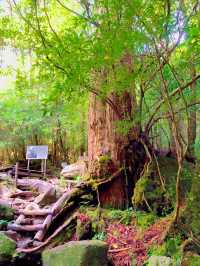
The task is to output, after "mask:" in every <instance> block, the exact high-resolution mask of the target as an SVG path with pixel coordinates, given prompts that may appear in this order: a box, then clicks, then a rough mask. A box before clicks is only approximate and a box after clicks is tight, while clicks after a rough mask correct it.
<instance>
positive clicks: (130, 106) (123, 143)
mask: <svg viewBox="0 0 200 266" xmlns="http://www.w3.org/2000/svg"><path fill="white" fill-rule="evenodd" d="M121 64H123V65H124V66H125V68H126V69H127V71H128V72H131V67H130V68H129V66H132V61H131V58H130V57H129V56H128V55H125V56H124V58H123V59H122V61H121ZM98 78H99V80H98ZM97 80H98V82H96V84H97V86H96V87H97V90H96V91H98V92H99V91H101V90H100V88H101V84H102V81H103V80H104V81H105V73H104V75H102V74H100V77H97ZM122 82H123V81H122ZM136 115H137V102H136V96H135V86H134V84H133V85H132V88H131V90H130V88H128V89H125V90H124V92H123V93H121V94H120V95H119V94H116V93H110V94H109V96H108V97H107V98H106V99H102V98H100V97H99V96H97V95H95V94H91V95H90V99H89V117H88V159H89V173H90V176H91V177H93V178H105V177H108V176H109V175H112V174H113V173H114V172H115V171H117V170H118V169H119V168H121V167H124V166H125V164H126V162H125V161H126V159H127V157H126V152H125V147H126V148H127V146H128V144H129V143H130V141H131V140H137V139H138V136H139V134H140V128H139V125H137V122H135V120H134V117H136ZM127 125H128V128H129V129H128V130H125V128H126V127H127ZM123 133H124V134H123ZM101 159H102V160H101ZM105 159H106V160H108V161H107V162H106V163H105ZM100 162H103V167H104V169H103V170H102V171H101V170H99V168H101V163H100ZM105 168H107V169H105ZM126 168H128V167H126ZM113 186H114V190H115V193H114V194H115V195H112V199H110V197H109V196H108V197H107V196H106V195H104V196H103V197H101V195H99V196H100V198H104V199H109V200H108V201H110V200H111V202H109V205H110V206H112V207H116V206H117V207H120V206H121V205H124V200H125V199H124V195H125V194H126V195H128V192H127V186H128V184H127V178H126V176H125V174H124V176H121V177H119V178H118V179H116V180H115V182H114V183H113ZM110 190H112V184H111V185H109V191H110ZM109 191H108V193H109ZM132 191H133V190H132ZM122 197H123V199H122ZM107 203H108V202H105V204H104V205H108V204H107ZM112 203H113V204H112ZM121 207H124V206H121Z"/></svg>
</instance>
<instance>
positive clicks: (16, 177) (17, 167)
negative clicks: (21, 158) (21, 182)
mask: <svg viewBox="0 0 200 266" xmlns="http://www.w3.org/2000/svg"><path fill="white" fill-rule="evenodd" d="M18 170H19V163H18V162H16V165H15V187H16V188H17V179H18Z"/></svg>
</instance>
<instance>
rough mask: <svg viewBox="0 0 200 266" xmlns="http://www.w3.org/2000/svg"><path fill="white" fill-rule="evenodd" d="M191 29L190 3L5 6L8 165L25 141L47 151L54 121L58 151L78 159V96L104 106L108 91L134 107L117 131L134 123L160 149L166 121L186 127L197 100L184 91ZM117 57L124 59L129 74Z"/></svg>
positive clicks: (195, 45)
mask: <svg viewBox="0 0 200 266" xmlns="http://www.w3.org/2000/svg"><path fill="white" fill-rule="evenodd" d="M199 23H200V21H199V5H198V2H196V1H184V2H183V3H181V2H180V3H179V1H148V2H145V1H137V0H135V1H124V0H120V1H107V0H98V1H95V2H94V3H93V2H90V1H80V2H79V1H67V3H63V2H62V1H56V0H54V1H45V0H44V1H26V0H23V1H17V2H15V1H14V0H13V1H11V6H8V7H7V12H3V11H2V12H1V20H0V29H1V40H2V44H1V45H2V47H5V46H11V47H13V48H15V49H16V51H17V53H18V65H17V69H15V70H12V69H11V68H9V69H7V70H5V69H4V70H2V71H3V72H4V74H5V72H8V73H7V74H10V73H12V74H14V73H16V74H15V75H16V81H15V83H14V84H13V86H12V88H9V89H7V90H6V91H3V92H1V110H4V112H3V113H2V112H1V113H2V114H3V115H2V116H1V127H2V128H3V131H2V132H3V133H1V134H3V136H4V137H3V138H1V146H5V145H6V147H7V149H9V150H8V154H9V157H11V158H13V156H11V155H10V152H11V151H13V152H15V150H16V149H18V148H17V147H21V148H23V147H24V146H25V145H26V144H27V143H31V142H32V143H33V142H40V143H41V142H44V140H45V142H47V143H49V142H51V143H53V142H55V132H56V131H57V130H59V126H58V124H59V123H61V125H60V127H61V128H62V137H63V138H65V137H64V136H65V134H67V138H65V142H66V143H64V146H65V147H64V149H65V150H67V149H68V148H69V147H70V148H71V149H73V150H74V152H75V153H79V152H78V150H80V149H81V150H85V146H86V137H85V130H81V133H79V132H77V131H78V130H77V128H84V129H85V128H86V124H85V122H86V116H85V111H86V109H87V95H88V92H91V91H92V92H94V93H96V94H98V95H99V97H103V98H105V99H107V100H109V94H110V92H113V91H114V92H115V93H117V94H121V93H123V92H124V91H125V90H130V91H133V92H134V93H136V96H137V105H138V107H137V110H136V112H134V114H133V116H132V117H130V118H129V119H128V120H127V119H126V121H124V122H123V121H122V122H121V123H120V125H119V127H120V130H121V132H122V133H124V134H125V133H127V131H128V130H129V129H130V128H131V127H132V124H133V123H136V122H139V123H140V124H141V127H142V128H143V130H147V131H150V132H151V135H152V142H153V143H154V144H156V145H159V146H163V147H166V148H168V145H170V144H169V143H170V141H171V139H170V134H171V133H170V127H169V124H168V121H169V120H171V119H172V118H173V116H174V115H175V116H178V119H179V118H180V117H181V118H182V119H183V120H185V123H184V124H185V127H187V117H188V115H189V113H190V110H191V111H194V110H195V111H196V110H198V107H197V106H198V105H196V104H198V100H197V99H198V96H199V95H198V93H199V92H198V90H196V92H195V93H193V91H192V90H191V89H190V87H189V85H188V86H187V83H188V82H189V81H191V80H192V78H195V77H196V76H198V71H199V56H198V55H199V49H200V46H199V37H200V36H199V30H198V29H199ZM124 54H131V56H133V60H132V62H130V64H131V74H130V71H127V67H126V64H129V62H125V63H123V62H122V61H123V59H122V58H123V56H124ZM120 62H121V64H120ZM159 69H161V71H159ZM103 72H104V74H103V75H104V78H103V79H102V81H101V86H100V88H99V86H98V85H97V83H98V79H99V78H98V77H99V76H101V77H102V73H103ZM196 79H198V78H196ZM194 84H196V85H195V86H198V81H197V82H196V83H192V85H194ZM192 85H191V86H192ZM97 87H98V88H97ZM178 87H180V88H181V90H180V91H176V89H177V88H178ZM133 88H134V89H133ZM166 88H167V91H166ZM166 93H167V94H168V96H169V97H170V98H169V99H170V104H171V105H172V109H173V110H171V109H169V102H168V101H167V100H166V99H167V98H166V97H167V94H166ZM2 94H3V95H2ZM170 94H171V95H176V96H175V97H171V96H170ZM195 99H196V100H195ZM193 104H194V105H193ZM82 106H85V107H84V112H83V114H82V115H80V112H78V111H79V110H80V111H83V109H82ZM156 107H157V108H156ZM186 107H187V108H186ZM69 110H70V112H69ZM72 110H74V112H73V111H72ZM170 110H171V111H170ZM180 112H181V113H180ZM176 113H177V114H176ZM173 114H174V115H173ZM58 117H59V119H58ZM58 120H59V121H58ZM72 122H73V123H72ZM172 124H173V122H172ZM177 126H178V125H177ZM11 128H12V130H11ZM182 128H183V126H182ZM11 131H12V132H11ZM186 131H187V130H183V132H181V133H180V134H181V135H183V138H184V139H185V140H184V143H185V142H186V143H187V132H186ZM75 132H76V133H75ZM82 132H83V133H82ZM158 135H160V136H158ZM5 136H6V137H5ZM34 138H35V139H34ZM36 138H38V140H36ZM56 142H57V140H56ZM198 142H199V141H198V139H197V140H196V143H197V146H198ZM10 148H11V149H10ZM60 152H61V153H62V154H63V153H66V151H64V150H62V149H60ZM16 156H17V155H15V156H14V158H16ZM20 156H21V155H20ZM63 156H64V157H66V154H65V155H62V156H61V157H63ZM72 157H73V156H72Z"/></svg>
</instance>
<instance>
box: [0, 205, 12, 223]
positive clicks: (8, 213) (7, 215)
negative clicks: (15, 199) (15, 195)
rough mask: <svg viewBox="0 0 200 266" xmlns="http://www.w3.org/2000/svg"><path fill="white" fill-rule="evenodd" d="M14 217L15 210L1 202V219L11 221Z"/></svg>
mask: <svg viewBox="0 0 200 266" xmlns="http://www.w3.org/2000/svg"><path fill="white" fill-rule="evenodd" d="M13 217H14V210H13V209H12V208H10V207H7V206H4V205H1V204H0V220H7V221H11V220H13Z"/></svg>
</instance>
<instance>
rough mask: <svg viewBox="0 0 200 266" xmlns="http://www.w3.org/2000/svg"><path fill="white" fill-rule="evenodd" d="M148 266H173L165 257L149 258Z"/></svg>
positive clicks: (170, 260) (171, 261)
mask: <svg viewBox="0 0 200 266" xmlns="http://www.w3.org/2000/svg"><path fill="white" fill-rule="evenodd" d="M148 266H173V260H172V259H171V258H169V257H165V256H151V257H150V258H149V260H148Z"/></svg>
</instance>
